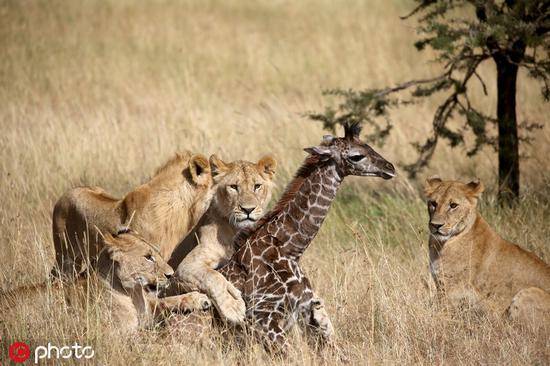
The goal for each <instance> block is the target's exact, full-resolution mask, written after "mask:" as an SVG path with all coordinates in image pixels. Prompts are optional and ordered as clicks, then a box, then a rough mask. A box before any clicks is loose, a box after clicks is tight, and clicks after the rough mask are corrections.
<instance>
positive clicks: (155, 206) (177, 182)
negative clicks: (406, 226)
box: [53, 152, 213, 276]
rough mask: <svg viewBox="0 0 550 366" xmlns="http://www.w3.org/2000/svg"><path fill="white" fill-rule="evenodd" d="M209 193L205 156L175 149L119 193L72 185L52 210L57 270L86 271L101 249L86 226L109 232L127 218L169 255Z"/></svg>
mask: <svg viewBox="0 0 550 366" xmlns="http://www.w3.org/2000/svg"><path fill="white" fill-rule="evenodd" d="M212 194H213V192H212V176H211V174H210V166H209V164H208V160H207V158H206V157H204V156H203V155H194V154H192V153H190V152H184V153H182V154H176V156H175V157H173V158H172V159H170V160H169V161H168V162H167V163H166V164H164V165H163V166H162V167H161V168H160V169H158V170H157V171H156V173H155V175H154V176H153V178H152V179H151V180H150V181H149V182H147V183H145V184H143V185H141V186H139V187H138V188H136V189H135V190H133V191H132V192H130V193H128V194H127V195H126V196H125V197H124V198H123V199H118V198H114V197H112V196H110V195H109V194H108V193H106V192H105V191H104V190H103V189H101V188H98V187H79V188H74V189H71V190H69V191H68V192H67V193H65V194H64V195H63V196H62V197H61V198H60V199H59V200H58V201H57V203H56V204H55V207H54V210H53V240H54V245H55V253H56V262H57V268H56V270H57V271H61V274H63V275H66V276H73V275H75V274H76V275H78V274H80V273H83V272H85V271H86V269H87V266H88V265H89V264H91V265H92V266H93V265H94V262H95V258H96V256H97V254H98V253H99V252H100V251H101V250H102V249H103V248H102V246H101V241H100V240H98V235H97V234H96V233H94V232H93V230H90V229H92V228H93V227H94V226H95V227H97V228H98V229H99V230H100V231H101V232H111V233H112V232H115V231H116V230H117V228H118V227H120V226H121V225H125V224H127V223H128V222H129V221H130V220H131V222H132V228H133V229H135V230H136V231H138V232H139V233H140V234H141V235H142V236H143V237H144V238H145V239H147V240H149V241H151V242H155V243H161V247H160V253H161V255H162V257H163V258H164V259H168V258H169V257H170V254H171V253H172V251H173V249H174V248H175V247H176V246H177V244H178V243H179V242H180V241H181V240H183V238H185V236H186V235H187V234H188V233H189V231H190V230H191V229H192V228H193V227H194V226H195V224H196V223H197V222H198V221H199V219H200V217H201V216H202V215H203V213H204V212H205V211H206V209H207V208H208V205H209V204H210V201H211V198H212ZM53 273H54V274H56V271H54V272H53Z"/></svg>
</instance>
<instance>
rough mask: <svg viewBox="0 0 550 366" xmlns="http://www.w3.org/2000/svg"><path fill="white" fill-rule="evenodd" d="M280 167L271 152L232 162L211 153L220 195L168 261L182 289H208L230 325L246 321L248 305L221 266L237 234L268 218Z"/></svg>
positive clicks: (216, 184)
mask: <svg viewBox="0 0 550 366" xmlns="http://www.w3.org/2000/svg"><path fill="white" fill-rule="evenodd" d="M276 166H277V162H276V161H275V159H274V158H273V157H271V156H265V157H263V158H261V159H260V160H259V161H258V162H257V163H253V162H249V161H242V160H238V161H234V162H232V163H226V162H224V161H222V160H221V159H219V158H218V157H217V156H215V155H213V156H211V157H210V167H211V170H212V177H213V180H214V186H215V187H216V188H215V193H214V198H213V199H212V202H211V204H210V207H209V208H208V210H207V211H206V213H205V214H204V216H203V218H202V219H201V220H200V221H199V223H198V224H197V227H196V228H195V229H194V230H193V231H192V232H191V234H190V235H189V236H188V237H187V238H186V240H185V241H184V242H183V243H182V244H181V245H180V246H179V247H178V248H177V249H176V250H175V251H174V254H173V256H172V258H170V260H169V262H168V263H170V265H172V267H173V268H177V270H176V277H175V280H176V282H177V287H178V288H179V290H180V291H200V292H203V293H206V294H207V295H208V296H209V298H210V299H211V300H212V303H213V304H214V306H215V308H216V310H217V311H218V313H219V314H220V316H221V318H222V319H223V320H226V321H228V322H230V323H234V324H238V323H241V322H243V321H244V317H245V310H246V307H245V303H244V301H243V299H242V298H241V293H240V291H239V290H238V289H237V288H235V287H234V286H233V285H232V284H231V283H230V282H229V281H227V280H226V279H225V277H224V276H223V275H221V274H220V273H218V272H217V271H216V269H217V268H219V267H221V266H222V265H223V264H224V263H225V262H226V261H228V260H229V259H230V258H231V256H232V255H233V252H234V246H233V238H234V237H235V235H236V233H237V232H238V231H239V230H241V229H246V228H249V227H251V226H252V225H254V223H255V222H256V221H257V220H258V219H259V218H261V217H262V215H263V213H264V210H265V209H266V206H267V204H268V203H269V201H270V199H271V193H272V188H273V177H274V175H275V169H276ZM184 257H185V258H184ZM182 258H183V259H182Z"/></svg>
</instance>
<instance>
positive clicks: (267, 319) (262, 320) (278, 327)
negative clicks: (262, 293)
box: [253, 310, 289, 357]
mask: <svg viewBox="0 0 550 366" xmlns="http://www.w3.org/2000/svg"><path fill="white" fill-rule="evenodd" d="M253 317H254V320H255V321H254V325H253V330H254V333H255V334H256V336H258V338H259V339H260V340H261V341H262V342H263V344H264V347H265V349H266V350H267V351H268V352H269V353H271V354H274V355H280V356H283V357H284V356H286V355H287V353H288V349H289V345H288V340H287V337H286V334H285V331H284V329H283V324H284V317H283V315H282V314H281V313H280V312H278V311H275V310H274V311H273V312H267V311H265V310H262V311H258V312H255V313H254V315H253Z"/></svg>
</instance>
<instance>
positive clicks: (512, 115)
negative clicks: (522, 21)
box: [494, 55, 519, 204]
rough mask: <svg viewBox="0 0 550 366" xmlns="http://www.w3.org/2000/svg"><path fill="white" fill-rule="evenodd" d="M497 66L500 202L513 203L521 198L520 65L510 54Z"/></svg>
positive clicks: (503, 56) (499, 61)
mask: <svg viewBox="0 0 550 366" xmlns="http://www.w3.org/2000/svg"><path fill="white" fill-rule="evenodd" d="M494 59H495V62H496V65H497V93H498V100H497V119H498V183H499V187H498V200H499V202H500V203H501V204H502V203H512V202H514V201H516V199H517V198H518V197H519V141H518V124H517V119H516V82H517V76H518V66H517V65H516V64H514V63H512V62H510V59H509V55H499V56H495V57H494Z"/></svg>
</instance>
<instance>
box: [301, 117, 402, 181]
mask: <svg viewBox="0 0 550 366" xmlns="http://www.w3.org/2000/svg"><path fill="white" fill-rule="evenodd" d="M344 129H345V136H344V137H334V136H332V135H325V136H324V137H323V142H322V143H321V144H320V145H319V146H313V147H309V148H306V149H304V150H305V151H306V152H308V153H310V154H312V155H317V156H319V158H320V159H321V160H324V161H328V160H333V161H334V162H335V163H336V166H337V168H338V170H339V172H340V173H341V174H342V175H343V176H346V175H358V176H364V177H381V178H384V179H391V178H393V177H394V176H395V168H394V166H393V164H392V163H390V162H389V161H387V160H386V159H384V158H383V157H382V156H381V155H380V154H378V153H377V152H376V151H374V149H373V148H372V147H370V146H369V145H367V144H366V143H364V142H363V141H361V140H360V139H359V134H360V132H361V127H360V125H359V124H358V123H353V124H346V125H345V126H344Z"/></svg>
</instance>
